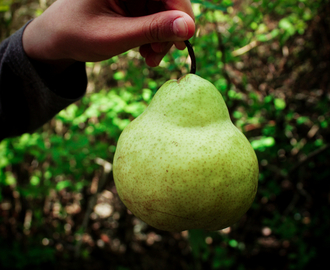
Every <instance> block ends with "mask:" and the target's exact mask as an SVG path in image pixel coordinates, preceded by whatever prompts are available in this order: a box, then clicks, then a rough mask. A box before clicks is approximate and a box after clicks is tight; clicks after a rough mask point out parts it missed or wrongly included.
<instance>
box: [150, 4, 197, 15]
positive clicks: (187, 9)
mask: <svg viewBox="0 0 330 270" xmlns="http://www.w3.org/2000/svg"><path fill="white" fill-rule="evenodd" d="M154 1H161V2H163V4H164V7H165V8H166V10H180V11H183V12H185V13H187V14H188V15H189V16H190V17H191V18H193V19H195V16H194V13H193V10H192V7H191V3H190V0H154Z"/></svg>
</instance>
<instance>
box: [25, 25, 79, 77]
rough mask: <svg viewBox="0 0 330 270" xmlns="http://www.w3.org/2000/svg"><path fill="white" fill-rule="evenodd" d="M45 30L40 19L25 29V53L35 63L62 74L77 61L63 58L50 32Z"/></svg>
mask: <svg viewBox="0 0 330 270" xmlns="http://www.w3.org/2000/svg"><path fill="white" fill-rule="evenodd" d="M43 29H44V28H43V27H42V25H40V22H39V21H38V18H37V19H34V20H33V21H31V22H30V23H29V24H28V25H27V26H26V27H25V29H24V32H23V36H22V44H23V49H24V52H25V54H26V55H27V56H28V57H29V58H30V59H31V60H32V62H33V63H40V64H42V65H47V66H48V68H49V70H50V71H52V72H54V73H61V72H62V71H64V70H65V69H66V68H68V67H69V66H71V65H72V64H73V63H75V62H76V61H75V60H73V59H66V58H64V57H61V56H60V53H58V51H57V50H56V42H55V40H54V38H52V36H51V34H50V31H49V30H48V31H43ZM46 29H47V28H46ZM50 29H51V28H50Z"/></svg>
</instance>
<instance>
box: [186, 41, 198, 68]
mask: <svg viewBox="0 0 330 270" xmlns="http://www.w3.org/2000/svg"><path fill="white" fill-rule="evenodd" d="M184 43H185V44H186V46H187V49H188V53H189V56H190V59H191V67H190V73H192V74H196V57H195V53H194V49H193V47H192V45H191V43H190V42H189V40H185V41H184Z"/></svg>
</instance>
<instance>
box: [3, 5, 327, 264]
mask: <svg viewBox="0 0 330 270" xmlns="http://www.w3.org/2000/svg"><path fill="white" fill-rule="evenodd" d="M52 2H53V1H48V0H39V1H37V0H21V1H18V0H0V39H1V40H3V39H5V38H6V37H8V36H10V35H11V34H12V33H14V32H15V31H16V30H18V29H19V28H20V27H22V26H23V25H24V24H25V23H26V22H27V21H28V20H30V19H31V18H34V17H36V16H38V15H40V14H41V13H42V12H43V11H44V10H45V9H46V8H47V7H48V6H49V5H50V4H51V3H52ZM192 3H193V9H194V13H195V16H196V25H197V30H196V34H195V36H194V37H193V38H192V39H191V43H192V44H193V46H194V50H195V54H196V58H197V74H198V75H200V76H201V77H203V78H205V79H207V80H209V81H210V82H212V83H213V84H214V85H215V86H216V87H217V88H218V90H219V91H220V92H221V94H222V95H223V97H224V99H225V101H226V103H227V106H228V108H229V111H230V115H231V118H232V121H233V122H234V124H235V125H236V126H237V127H238V128H239V129H240V130H241V131H242V132H243V133H244V134H245V135H246V136H247V137H248V139H249V140H250V142H251V144H252V146H253V148H254V149H255V151H256V154H257V156H258V160H259V165H260V177H259V188H258V193H257V196H256V199H255V201H254V203H253V205H252V207H251V209H250V210H249V211H248V212H247V213H246V215H244V217H243V218H242V219H241V220H240V221H239V222H238V223H237V224H235V225H233V226H232V227H229V228H226V229H224V230H221V231H216V232H207V231H202V230H191V231H184V232H181V233H169V232H163V231H159V230H156V229H154V228H152V227H150V226H148V225H146V224H145V223H143V222H142V221H141V220H139V219H137V218H136V217H134V216H133V215H132V214H131V213H130V212H129V211H128V210H127V209H126V208H125V207H124V205H123V204H122V203H121V201H120V199H119V198H118V195H117V193H116V188H115V186H114V182H113V177H112V172H111V164H112V160H113V155H114V152H115V149H116V142H117V140H118V137H119V135H120V133H121V131H122V130H123V129H124V127H125V126H126V125H127V124H128V123H129V122H130V121H132V120H133V119H134V118H136V117H137V116H138V115H139V114H141V113H142V112H143V111H144V109H145V108H146V107H147V105H148V103H149V102H150V100H151V99H152V97H153V95H154V94H155V92H156V91H157V89H158V88H159V87H160V86H161V85H162V84H163V83H164V82H166V81H167V80H169V79H172V78H175V79H177V78H179V77H180V76H181V75H183V74H186V73H188V72H189V69H190V58H189V56H188V52H187V50H184V51H178V50H175V49H173V50H172V51H171V52H170V53H169V54H168V55H167V56H166V57H165V59H164V60H163V61H162V62H161V65H160V66H159V67H157V68H149V67H147V66H146V64H145V63H144V61H143V59H142V58H141V56H140V55H139V53H138V51H137V50H131V51H129V52H127V53H125V54H123V55H120V56H116V57H113V58H112V59H109V60H107V61H104V62H98V63H87V73H88V77H89V84H88V90H87V94H86V96H85V97H84V98H83V99H82V100H81V101H79V102H77V103H75V104H72V105H71V106H69V107H68V108H67V109H65V110H63V111H62V112H60V113H59V114H58V115H57V116H56V117H55V118H54V119H53V120H51V121H50V122H49V123H47V124H46V125H45V126H43V127H42V128H41V129H40V130H39V131H38V132H36V133H34V134H24V135H22V136H21V137H17V138H11V139H6V140H4V141H2V142H1V143H0V269H27V268H30V269H31V267H33V269H45V267H47V268H48V269H96V270H98V269H111V270H112V269H113V270H147V269H148V270H149V269H157V270H162V269H164V270H168V269H172V270H176V269H182V270H207V269H214V270H216V269H235V270H250V269H253V270H256V269H257V270H258V269H260V270H264V269H267V270H272V269H324V267H325V266H324V265H323V263H325V262H326V261H328V260H327V259H328V258H327V257H328V254H329V252H330V209H329V206H330V157H329V155H330V147H329V145H330V109H329V108H330V15H329V14H330V3H329V1H328V0H271V1H270V0H232V1H231V0H207V1H201V0H193V1H192ZM86 23H88V22H86ZM325 265H327V264H325Z"/></svg>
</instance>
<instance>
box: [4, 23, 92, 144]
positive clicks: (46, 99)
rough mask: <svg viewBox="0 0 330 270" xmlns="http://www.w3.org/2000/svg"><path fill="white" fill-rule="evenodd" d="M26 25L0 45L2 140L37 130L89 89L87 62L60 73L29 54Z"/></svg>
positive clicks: (76, 64) (73, 65)
mask: <svg viewBox="0 0 330 270" xmlns="http://www.w3.org/2000/svg"><path fill="white" fill-rule="evenodd" d="M23 30H24V27H23V28H22V29H20V30H19V31H18V32H16V33H15V34H14V35H12V36H11V37H10V38H8V39H7V40H5V41H3V42H2V43H1V47H0V140H1V139H4V138H6V137H11V136H17V135H20V134H22V133H25V132H33V131H35V130H36V129H37V128H39V127H40V126H42V125H43V124H44V123H46V122H47V121H49V120H50V119H51V118H52V117H53V116H54V115H55V114H56V113H58V112H59V111H60V110H62V109H63V108H65V107H66V106H68V105H69V104H71V103H73V102H74V101H76V100H78V99H79V98H81V97H82V96H83V95H84V93H85V90H86V86H87V78H86V72H85V65H84V63H80V62H75V63H73V64H71V65H70V66H69V67H68V68H67V69H65V70H64V71H62V72H61V73H58V72H56V71H54V68H53V66H52V65H48V64H47V63H40V62H37V61H33V60H31V59H30V58H29V57H27V55H26V53H25V52H24V50H23V45H22V34H23Z"/></svg>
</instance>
